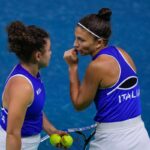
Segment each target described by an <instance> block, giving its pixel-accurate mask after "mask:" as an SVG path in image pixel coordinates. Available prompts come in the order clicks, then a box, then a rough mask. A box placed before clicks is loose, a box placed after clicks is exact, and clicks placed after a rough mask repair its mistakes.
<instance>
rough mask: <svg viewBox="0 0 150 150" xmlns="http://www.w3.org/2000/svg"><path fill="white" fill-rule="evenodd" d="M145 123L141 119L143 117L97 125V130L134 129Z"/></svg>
mask: <svg viewBox="0 0 150 150" xmlns="http://www.w3.org/2000/svg"><path fill="white" fill-rule="evenodd" d="M141 122H143V121H142V119H141V116H138V117H135V118H132V119H129V120H125V121H120V122H110V123H99V122H98V123H97V128H96V129H98V130H99V129H100V130H103V129H116V128H126V127H127V128H128V127H129V128H130V127H133V126H135V125H137V124H139V123H141Z"/></svg>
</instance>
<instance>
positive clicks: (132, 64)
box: [117, 47, 136, 71]
mask: <svg viewBox="0 0 150 150" xmlns="http://www.w3.org/2000/svg"><path fill="white" fill-rule="evenodd" d="M117 49H118V50H119V51H120V52H121V53H122V54H123V56H124V57H125V58H126V60H127V61H128V63H129V64H130V65H131V66H132V68H133V69H134V70H135V71H136V66H135V64H134V61H133V60H132V58H131V56H130V55H129V54H128V53H127V52H126V51H125V50H123V49H122V48H119V47H117Z"/></svg>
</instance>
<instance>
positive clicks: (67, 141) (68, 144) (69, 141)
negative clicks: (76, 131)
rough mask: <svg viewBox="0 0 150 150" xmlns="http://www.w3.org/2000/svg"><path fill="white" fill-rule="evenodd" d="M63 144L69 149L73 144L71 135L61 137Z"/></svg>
mask: <svg viewBox="0 0 150 150" xmlns="http://www.w3.org/2000/svg"><path fill="white" fill-rule="evenodd" d="M61 144H62V145H63V146H64V147H66V148H69V147H71V146H72V144H73V138H72V137H71V136H70V135H69V134H67V135H64V136H62V137H61Z"/></svg>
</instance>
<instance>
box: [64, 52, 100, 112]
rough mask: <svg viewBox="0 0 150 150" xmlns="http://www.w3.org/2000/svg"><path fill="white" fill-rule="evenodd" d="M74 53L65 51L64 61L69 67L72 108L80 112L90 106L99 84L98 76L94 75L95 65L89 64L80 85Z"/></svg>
mask: <svg viewBox="0 0 150 150" xmlns="http://www.w3.org/2000/svg"><path fill="white" fill-rule="evenodd" d="M75 57H77V56H75V53H73V52H72V50H69V51H66V52H65V54H64V59H65V60H66V62H67V64H68V65H69V78H70V95H71V99H72V102H73V105H74V107H75V108H76V109H77V110H82V109H84V108H86V107H88V106H89V105H90V103H91V102H92V101H93V99H94V96H95V94H96V91H97V88H98V86H99V84H100V76H98V74H97V73H96V71H97V67H98V66H97V65H95V64H94V63H91V64H90V65H89V66H88V68H87V71H86V74H85V77H84V79H83V82H82V83H81V84H80V81H79V77H78V64H77V61H75Z"/></svg>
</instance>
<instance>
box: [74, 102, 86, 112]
mask: <svg viewBox="0 0 150 150" xmlns="http://www.w3.org/2000/svg"><path fill="white" fill-rule="evenodd" d="M74 108H75V110H76V111H82V110H83V109H84V107H83V105H82V104H80V103H79V102H76V103H74Z"/></svg>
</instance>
